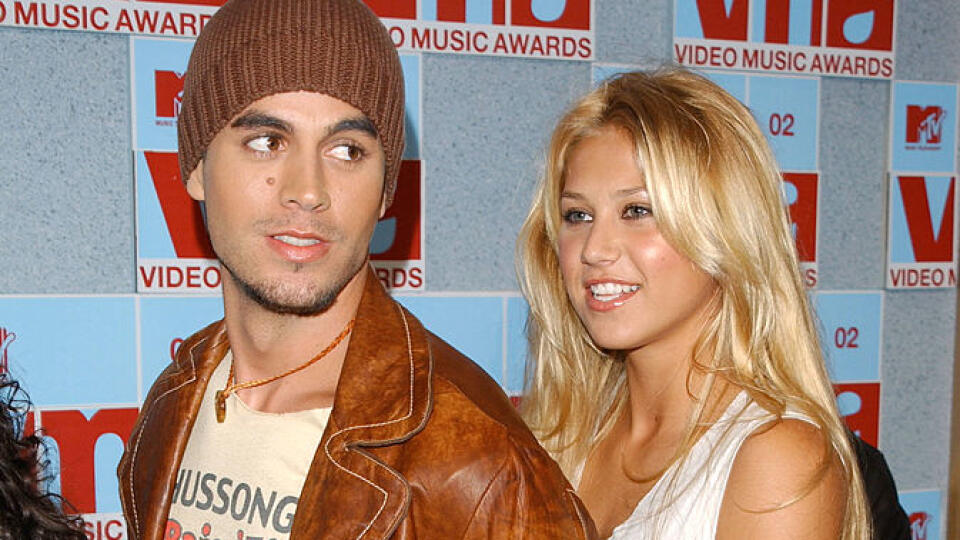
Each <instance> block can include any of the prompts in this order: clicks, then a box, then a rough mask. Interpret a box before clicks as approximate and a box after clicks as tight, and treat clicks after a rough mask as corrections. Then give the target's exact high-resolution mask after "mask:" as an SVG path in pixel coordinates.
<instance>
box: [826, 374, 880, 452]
mask: <svg viewBox="0 0 960 540" xmlns="http://www.w3.org/2000/svg"><path fill="white" fill-rule="evenodd" d="M833 390H834V393H835V394H836V396H837V409H838V410H839V411H840V416H842V417H843V420H844V421H845V422H846V423H847V427H849V428H850V430H851V431H853V432H854V433H856V434H857V436H858V437H860V438H861V439H863V440H864V441H866V442H868V443H870V444H872V445H873V446H877V440H878V439H879V437H880V383H878V382H877V383H834V385H833Z"/></svg>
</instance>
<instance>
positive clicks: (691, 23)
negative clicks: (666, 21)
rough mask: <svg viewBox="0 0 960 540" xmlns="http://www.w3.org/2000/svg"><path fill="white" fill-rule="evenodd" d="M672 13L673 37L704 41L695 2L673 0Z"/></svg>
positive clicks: (690, 0) (691, 0)
mask: <svg viewBox="0 0 960 540" xmlns="http://www.w3.org/2000/svg"><path fill="white" fill-rule="evenodd" d="M673 13H674V15H673V32H674V37H678V38H687V39H704V37H703V23H702V22H701V21H700V10H699V9H698V8H697V0H674V2H673Z"/></svg>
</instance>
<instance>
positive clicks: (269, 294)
mask: <svg viewBox="0 0 960 540" xmlns="http://www.w3.org/2000/svg"><path fill="white" fill-rule="evenodd" d="M218 259H219V260H220V265H221V266H222V267H223V268H224V269H226V271H227V272H228V273H229V274H230V277H231V278H232V279H233V282H234V283H235V284H236V285H237V287H238V288H239V289H240V290H241V291H242V292H243V294H244V295H245V296H246V297H247V298H249V299H251V300H253V301H254V302H256V303H257V304H259V305H260V306H262V307H263V308H264V309H266V310H268V311H271V312H273V313H276V314H278V315H296V316H302V317H305V316H310V315H318V314H320V313H323V312H325V311H326V310H327V309H329V308H330V306H332V305H333V303H334V302H335V301H336V300H337V297H338V296H340V292H341V291H343V289H344V287H346V286H347V284H348V283H349V282H350V280H351V279H353V277H354V276H355V275H356V274H357V272H359V271H360V270H361V269H362V268H363V264H364V262H365V261H366V257H360V258H359V260H358V261H356V262H354V261H351V264H350V265H349V266H348V267H346V268H344V269H343V271H341V272H336V275H335V276H333V279H332V280H331V283H330V284H329V285H328V286H326V287H321V286H320V285H316V287H315V288H313V289H312V290H303V288H300V289H294V288H293V287H292V286H291V285H289V284H284V283H283V282H282V281H279V280H277V281H270V280H268V279H263V280H259V281H254V280H253V279H251V278H247V277H245V276H243V275H242V273H240V272H237V271H235V270H234V268H233V267H232V266H231V265H230V264H228V263H227V262H226V261H224V260H223V258H222V257H219V256H218ZM303 267H304V265H302V264H296V265H295V266H294V272H295V273H298V272H300V271H302V270H303Z"/></svg>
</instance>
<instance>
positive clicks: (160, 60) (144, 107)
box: [132, 38, 193, 152]
mask: <svg viewBox="0 0 960 540" xmlns="http://www.w3.org/2000/svg"><path fill="white" fill-rule="evenodd" d="M132 41H133V44H132V48H133V52H132V56H133V70H132V71H133V84H132V86H133V96H134V104H133V115H134V129H135V130H136V138H135V139H134V144H135V149H136V150H161V151H164V150H165V151H172V152H176V151H177V116H178V115H179V114H180V101H181V99H182V97H183V74H184V73H185V72H186V71H187V62H188V61H189V60H190V51H192V50H193V41H185V40H176V39H156V38H133V40H132Z"/></svg>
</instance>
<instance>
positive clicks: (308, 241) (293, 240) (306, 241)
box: [271, 234, 320, 247]
mask: <svg viewBox="0 0 960 540" xmlns="http://www.w3.org/2000/svg"><path fill="white" fill-rule="evenodd" d="M271 238H273V239H274V240H277V241H279V242H283V243H284V244H289V245H291V246H296V247H309V246H315V245H317V244H319V243H320V240H318V239H316V238H300V237H298V236H289V235H286V234H278V235H274V236H272V237H271Z"/></svg>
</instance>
